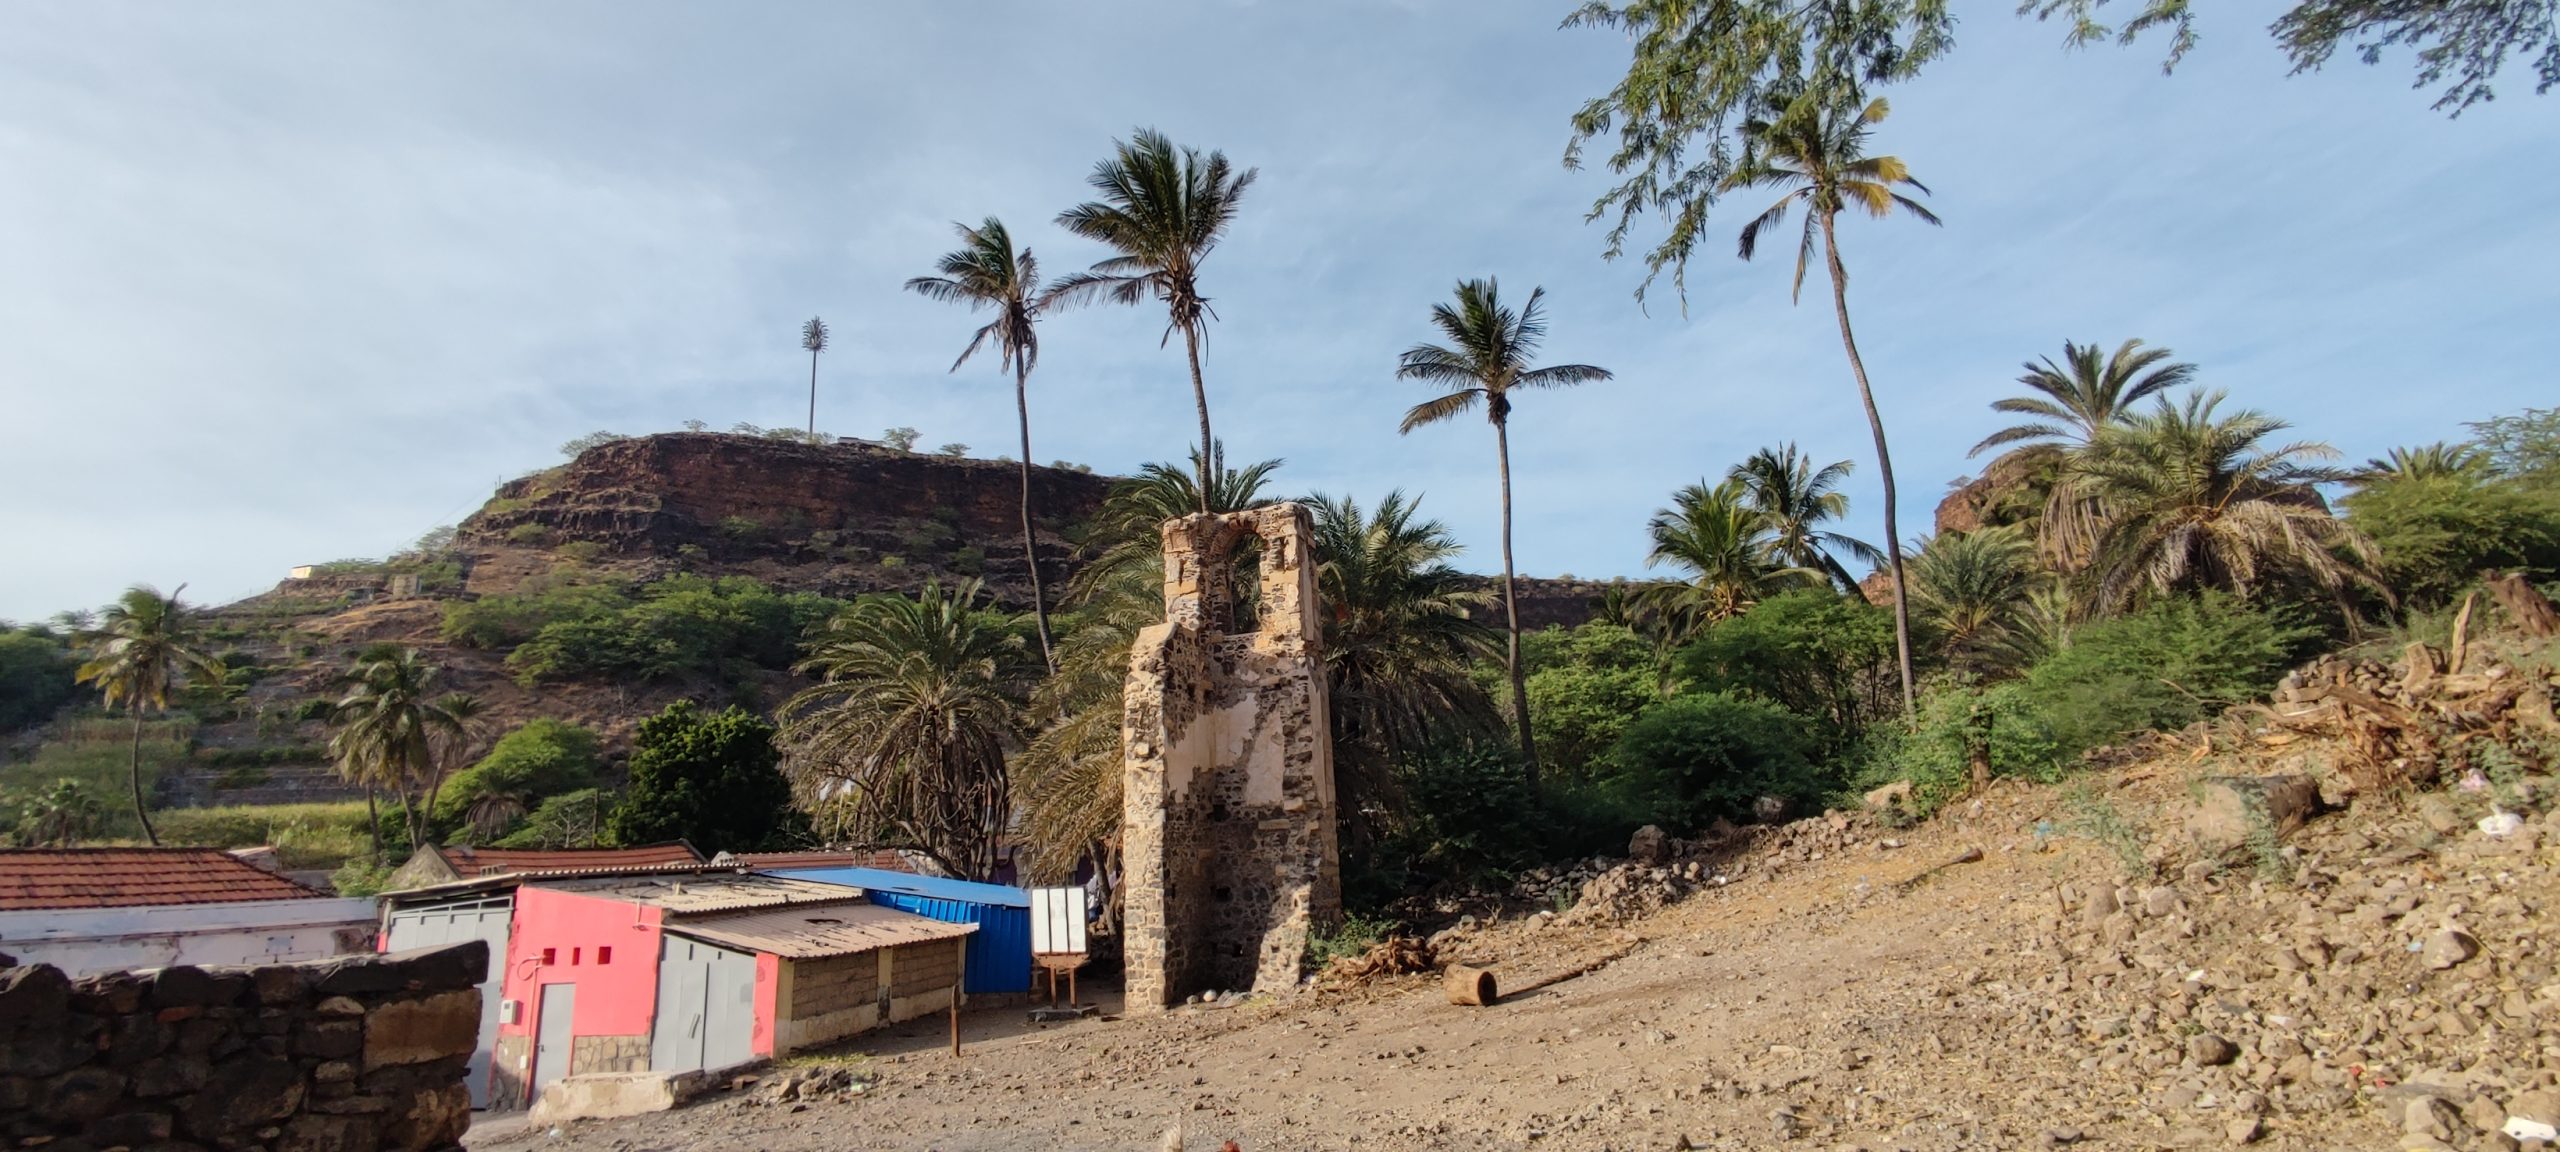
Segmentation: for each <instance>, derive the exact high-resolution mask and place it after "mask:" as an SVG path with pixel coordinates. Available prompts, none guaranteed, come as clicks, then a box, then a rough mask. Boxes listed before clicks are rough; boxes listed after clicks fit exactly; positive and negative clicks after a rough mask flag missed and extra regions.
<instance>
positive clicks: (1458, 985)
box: [1440, 964, 1502, 1008]
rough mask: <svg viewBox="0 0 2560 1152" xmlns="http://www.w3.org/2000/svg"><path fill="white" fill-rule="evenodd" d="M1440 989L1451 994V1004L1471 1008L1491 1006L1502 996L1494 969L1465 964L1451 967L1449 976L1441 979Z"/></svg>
mask: <svg viewBox="0 0 2560 1152" xmlns="http://www.w3.org/2000/svg"><path fill="white" fill-rule="evenodd" d="M1440 987H1441V989H1442V990H1443V991H1446V992H1447V993H1448V994H1449V1002H1450V1003H1452V1004H1463V1005H1466V1006H1468V1007H1471V1008H1481V1007H1484V1006H1485V1005H1487V1004H1491V1003H1493V1002H1494V1001H1495V1000H1496V999H1498V998H1499V997H1500V996H1501V994H1502V989H1501V988H1500V987H1499V986H1498V985H1497V984H1496V983H1495V981H1494V978H1493V970H1492V969H1489V968H1474V967H1470V966H1468V965H1465V964H1452V965H1450V966H1449V971H1448V974H1447V975H1444V976H1442V977H1441V978H1440Z"/></svg>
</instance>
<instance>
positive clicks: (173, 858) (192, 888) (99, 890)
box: [0, 848, 844, 910]
mask: <svg viewBox="0 0 2560 1152" xmlns="http://www.w3.org/2000/svg"><path fill="white" fill-rule="evenodd" d="M835 890H836V891H837V892H842V891H844V890H843V889H842V888H837V889H835ZM322 896H323V893H321V892H319V891H317V890H315V889H311V888H306V887H304V886H302V885H300V884H296V883H294V882H293V881H291V880H288V879H286V878H284V877H282V876H278V875H276V874H275V873H273V872H269V871H267V870H265V869H263V868H260V867H258V866H256V865H254V864H250V863H247V862H245V861H242V860H240V859H239V858H237V857H235V856H233V855H231V854H230V853H228V852H225V851H223V850H222V849H219V848H8V849H0V910H27V909H47V908H132V907H140V906H144V905H153V904H229V903H235V902H238V901H243V900H312V899H319V898H321V897H322Z"/></svg>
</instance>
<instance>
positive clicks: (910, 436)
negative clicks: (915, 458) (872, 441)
mask: <svg viewBox="0 0 2560 1152" xmlns="http://www.w3.org/2000/svg"><path fill="white" fill-rule="evenodd" d="M917 435H919V433H917V431H916V430H915V429H913V428H891V429H888V430H886V431H883V432H882V433H880V442H881V443H882V444H886V445H888V446H889V447H890V448H891V449H892V450H894V451H899V452H913V451H915V449H916V437H917Z"/></svg>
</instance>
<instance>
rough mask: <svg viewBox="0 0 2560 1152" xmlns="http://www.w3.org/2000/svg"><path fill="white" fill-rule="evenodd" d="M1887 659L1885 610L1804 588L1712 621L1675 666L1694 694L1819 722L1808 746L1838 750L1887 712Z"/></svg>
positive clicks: (1889, 620) (1889, 638)
mask: <svg viewBox="0 0 2560 1152" xmlns="http://www.w3.org/2000/svg"><path fill="white" fill-rule="evenodd" d="M1893 657H1894V647H1893V617H1892V614H1891V613H1889V612H1887V611H1885V610H1884V609H1882V608H1878V607H1876V606H1875V605H1872V604H1869V603H1867V602H1866V601H1865V600H1862V599H1857V598H1855V597H1847V596H1841V595H1838V594H1835V593H1833V592H1831V591H1830V590H1828V589H1823V588H1806V589H1798V590H1795V591H1791V592H1786V593H1783V594H1781V595H1777V596H1772V597H1770V598H1768V599H1767V600H1763V601H1761V602H1760V603H1759V604H1757V605H1755V606H1753V607H1752V609H1751V610H1750V611H1748V612H1745V613H1742V614H1741V615H1738V616H1734V617H1732V618H1730V619H1726V620H1722V621H1719V622H1717V623H1716V624H1714V625H1713V626H1711V627H1709V628H1707V629H1706V630H1705V631H1704V632H1703V633H1701V634H1700V635H1699V636H1698V638H1697V640H1696V641H1694V642H1692V643H1691V644H1690V645H1689V646H1688V647H1686V648H1684V649H1682V650H1681V651H1680V653H1679V654H1678V656H1677V657H1675V658H1674V666H1675V668H1676V669H1677V671H1678V673H1679V675H1680V678H1681V679H1682V680H1683V681H1684V682H1685V683H1686V684H1687V685H1688V686H1689V687H1691V688H1693V689H1697V690H1703V691H1710V692H1712V691H1725V692H1731V693H1734V694H1736V695H1747V696H1757V697H1760V698H1763V699H1766V700H1769V701H1772V702H1774V703H1776V704H1777V705H1778V706H1779V707H1782V708H1785V709H1786V710H1787V711H1789V712H1792V713H1794V714H1796V715H1798V716H1804V717H1809V718H1811V719H1813V720H1816V721H1819V722H1820V723H1821V726H1822V730H1823V733H1824V735H1823V738H1822V739H1821V740H1820V741H1817V742H1815V743H1816V744H1819V745H1823V746H1826V750H1837V749H1838V748H1841V747H1845V746H1847V745H1848V744H1851V743H1854V742H1855V741H1856V740H1857V739H1858V738H1859V737H1860V736H1861V735H1862V734H1863V733H1864V732H1865V730H1866V729H1867V727H1868V726H1870V725H1871V724H1873V723H1874V722H1875V721H1877V720H1879V719H1882V718H1883V717H1885V716H1888V715H1890V714H1891V713H1892V711H1893V686H1894V678H1893V671H1892V668H1893ZM1811 746H1814V745H1811V744H1809V745H1808V747H1811Z"/></svg>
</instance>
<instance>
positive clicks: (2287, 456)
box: [2071, 391, 2390, 608]
mask: <svg viewBox="0 0 2560 1152" xmlns="http://www.w3.org/2000/svg"><path fill="white" fill-rule="evenodd" d="M2222 400H2223V394H2222V393H2221V392H2218V391H2216V392H2209V393H2204V394H2201V395H2193V394H2191V395H2189V396H2188V397H2187V399H2186V402H2185V403H2184V404H2183V405H2175V406H2173V405H2171V404H2170V403H2169V402H2168V400H2167V399H2165V398H2164V399H2162V400H2161V401H2160V405H2159V407H2158V408H2156V409H2154V410H2152V411H2151V412H2147V413H2141V414H2137V415H2135V416H2133V417H2132V418H2130V419H2129V420H2127V421H2126V422H2125V423H2124V424H2122V425H2120V426H2117V427H2113V428H2108V429H2106V430H2104V431H2102V432H2100V433H2099V435H2098V438H2097V439H2096V440H2094V441H2092V442H2091V443H2090V445H2089V447H2088V448H2087V449H2086V450H2085V451H2083V452H2081V453H2079V454H2078V455H2077V456H2076V457H2075V458H2074V459H2073V460H2072V462H2071V472H2072V478H2073V482H2074V483H2077V484H2083V485H2085V486H2086V491H2087V492H2088V495H2089V496H2090V498H2091V499H2093V500H2095V501H2096V502H2097V507H2098V514H2099V525H2098V529H2097V535H2096V547H2095V549H2094V552H2093V556H2094V563H2093V565H2092V568H2091V572H2092V574H2093V576H2094V578H2095V580H2094V591H2095V594H2096V600H2097V603H2098V604H2099V605H2100V606H2101V607H2105V608H2115V607H2119V606H2122V605H2124V604H2127V603H2130V602H2132V601H2134V600H2135V599H2137V598H2139V597H2142V596H2145V595H2165V594H2169V593H2172V592H2178V591H2185V590H2190V589H2197V588H2219V589H2223V590H2226V591H2229V592H2233V593H2236V594H2239V595H2243V596H2246V595H2248V594H2249V592H2250V590H2251V589H2253V588H2255V587H2257V586H2258V585H2259V584H2261V583H2263V582H2264V581H2265V580H2266V579H2267V578H2269V577H2270V576H2272V575H2275V574H2277V573H2279V572H2287V571H2289V572H2293V573H2297V574H2299V575H2302V576H2305V577H2308V578H2309V579H2310V580H2311V581H2312V582H2314V583H2316V584H2318V585H2320V586H2321V587H2323V588H2326V589H2328V590H2330V591H2331V592H2332V593H2333V594H2338V595H2341V596H2343V594H2344V592H2345V589H2346V586H2347V585H2349V584H2361V585H2364V586H2366V587H2369V588H2373V589H2375V590H2377V591H2382V592H2383V595H2384V596H2385V597H2386V598H2388V597H2389V595H2390V593H2389V592H2388V590H2387V589H2384V587H2383V583H2382V580H2381V577H2380V576H2379V575H2378V574H2377V573H2376V571H2375V568H2374V565H2375V562H2376V554H2375V552H2374V548H2373V545H2372V543H2371V542H2369V541H2367V540H2366V539H2365V538H2364V534H2363V533H2361V532H2358V531H2356V530H2355V529H2354V528H2353V527H2351V526H2349V525H2348V524H2347V523H2346V522H2345V521H2343V520H2340V519H2338V518H2336V517H2334V516H2332V515H2330V514H2329V506H2328V503H2327V502H2326V501H2324V500H2322V499H2321V498H2320V493H2319V490H2318V489H2317V488H2316V487H2314V485H2317V484H2322V483H2326V482H2330V481H2334V480H2337V479H2340V478H2341V477H2340V473H2339V472H2338V471H2337V470H2336V469H2333V468H2328V467H2323V466H2320V465H2318V464H2314V463H2312V461H2317V460H2325V459H2332V458H2335V457H2336V456H2337V454H2338V452H2337V449H2334V448H2331V447H2329V446H2328V445H2326V444H2321V443H2318V442H2316V441H2295V442H2293V443H2289V444H2281V445H2276V444H2270V443H2269V440H2270V438H2271V437H2273V436H2275V435H2276V434H2277V433H2279V432H2282V431H2284V429H2285V428H2286V427H2287V425H2286V424H2285V422H2284V421H2281V420H2277V419H2274V418H2272V417H2269V416H2265V415H2262V414H2260V413H2257V412H2254V411H2249V410H2247V409H2243V410H2241V411H2238V412H2234V413H2232V414H2230V415H2228V416H2219V415H2217V414H2216V412H2215V409H2216V407H2217V406H2219V405H2220V404H2221V402H2222Z"/></svg>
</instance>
